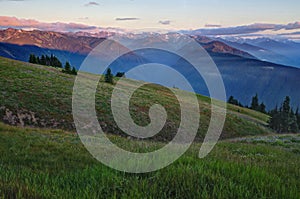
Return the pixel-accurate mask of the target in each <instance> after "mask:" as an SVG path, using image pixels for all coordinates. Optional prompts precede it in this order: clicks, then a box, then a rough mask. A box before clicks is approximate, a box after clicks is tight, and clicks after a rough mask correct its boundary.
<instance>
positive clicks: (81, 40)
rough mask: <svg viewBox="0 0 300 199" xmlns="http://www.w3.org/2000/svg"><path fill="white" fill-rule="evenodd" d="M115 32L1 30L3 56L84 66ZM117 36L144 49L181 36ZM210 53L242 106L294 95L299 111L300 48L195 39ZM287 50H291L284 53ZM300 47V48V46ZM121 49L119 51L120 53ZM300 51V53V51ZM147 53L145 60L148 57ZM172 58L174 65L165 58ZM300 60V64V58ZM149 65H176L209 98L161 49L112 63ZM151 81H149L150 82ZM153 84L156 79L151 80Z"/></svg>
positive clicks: (116, 68) (190, 74) (200, 82)
mask: <svg viewBox="0 0 300 199" xmlns="http://www.w3.org/2000/svg"><path fill="white" fill-rule="evenodd" d="M113 34H115V33H108V32H106V33H99V34H95V33H93V34H89V33H86V32H85V33H84V34H83V33H82V32H78V33H59V32H51V31H39V30H34V31H25V30H17V29H12V28H9V29H6V30H0V56H3V57H7V58H12V59H16V60H21V61H28V58H29V55H30V54H31V53H33V54H35V55H39V56H40V55H43V54H48V55H50V54H54V55H55V56H57V57H58V58H59V59H60V60H61V61H63V62H65V61H70V62H71V65H73V66H76V67H77V68H79V67H80V65H81V63H82V62H83V60H84V59H85V58H86V56H87V55H88V54H89V52H91V50H92V49H94V48H95V47H96V46H97V45H99V44H100V43H101V42H103V41H104V40H105V39H106V37H107V36H108V35H113ZM147 34H156V36H157V37H155V38H158V39H157V40H156V41H151V40H148V39H147V36H149V35H147ZM117 36H118V37H126V38H127V39H132V40H139V41H140V42H141V46H143V43H145V44H146V43H149V42H162V43H163V42H168V40H170V39H178V38H174V37H175V36H176V34H171V33H170V34H158V33H144V34H130V33H128V34H120V35H117ZM192 37H193V38H194V39H195V40H196V41H197V42H198V43H199V44H200V45H202V47H203V48H204V49H205V50H206V51H207V52H208V53H209V55H210V56H211V57H212V59H213V60H214V62H215V63H216V65H217V67H218V69H219V71H220V73H221V75H222V78H223V80H224V84H225V88H226V92H227V95H228V96H230V95H233V96H234V97H235V98H237V99H239V100H240V101H241V102H242V103H243V104H245V105H248V104H249V103H250V101H251V97H252V96H253V95H255V94H256V93H257V94H258V95H259V97H260V99H261V100H262V101H264V103H265V104H266V105H267V108H269V109H270V108H273V107H274V106H276V105H279V103H281V101H282V100H283V98H284V97H285V96H287V95H289V96H291V98H292V104H293V106H294V107H296V106H299V105H300V92H299V88H298V86H299V85H300V69H297V68H295V67H290V66H300V64H299V65H298V62H297V60H298V59H299V58H298V57H299V56H298V54H297V52H296V50H295V49H298V47H299V46H300V44H298V43H295V42H285V43H284V42H278V41H274V40H270V39H269V40H267V39H266V38H264V39H260V40H259V39H257V40H243V41H233V40H231V39H221V38H208V37H206V36H192ZM285 49H286V50H285ZM299 49H300V48H299ZM116 50H117V49H116ZM298 52H300V51H298ZM145 55H146V57H145ZM166 57H168V58H169V59H173V60H175V61H173V62H172V63H170V62H169V61H168V60H165V58H166ZM298 61H300V60H298ZM146 62H156V63H165V64H169V65H170V64H171V65H172V67H174V68H175V69H177V70H179V71H181V72H183V73H185V75H186V76H187V77H188V79H189V80H190V81H191V84H192V85H193V86H194V87H195V88H196V89H195V90H196V92H198V93H201V94H204V95H209V93H208V91H207V88H206V86H205V83H204V81H203V80H202V79H201V77H200V78H199V77H198V76H195V75H194V74H193V72H192V71H193V70H190V68H189V67H190V66H189V65H188V64H187V63H185V62H183V61H182V60H180V59H178V58H175V57H172V55H170V54H168V53H162V52H158V51H153V50H152V51H149V50H148V51H143V52H137V53H135V54H132V55H127V57H123V58H120V60H119V61H118V62H115V63H113V64H112V66H111V68H112V70H113V72H114V73H116V72H118V71H123V72H126V71H127V70H129V69H131V67H133V66H135V65H139V64H143V63H146ZM145 80H147V79H145ZM149 81H151V80H150V79H149Z"/></svg>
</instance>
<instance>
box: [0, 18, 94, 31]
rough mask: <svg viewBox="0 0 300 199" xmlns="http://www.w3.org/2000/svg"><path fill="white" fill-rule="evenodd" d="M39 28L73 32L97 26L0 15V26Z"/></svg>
mask: <svg viewBox="0 0 300 199" xmlns="http://www.w3.org/2000/svg"><path fill="white" fill-rule="evenodd" d="M8 27H12V28H21V29H39V30H47V31H62V32H74V31H81V30H93V29H95V28H97V27H95V26H88V25H84V24H77V23H60V22H56V23H43V22H39V21H36V20H33V19H18V18H16V17H6V16H0V28H8Z"/></svg>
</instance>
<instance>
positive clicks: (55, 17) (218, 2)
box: [0, 0, 300, 30]
mask: <svg viewBox="0 0 300 199" xmlns="http://www.w3.org/2000/svg"><path fill="white" fill-rule="evenodd" d="M0 7H1V13H0V15H1V16H10V17H17V18H24V19H35V20H38V21H42V22H66V23H70V22H73V23H83V24H87V25H91V26H98V27H118V28H124V29H152V28H153V29H169V30H189V29H198V28H203V27H219V26H222V27H230V26H237V25H244V24H253V23H272V24H287V23H293V22H296V21H300V12H299V8H300V1H299V0H251V1H243V0H95V1H84V0H51V1H46V0H0Z"/></svg>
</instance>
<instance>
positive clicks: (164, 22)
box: [158, 20, 171, 25]
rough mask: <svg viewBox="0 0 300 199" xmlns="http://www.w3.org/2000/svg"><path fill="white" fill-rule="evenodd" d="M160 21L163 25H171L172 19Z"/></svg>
mask: <svg viewBox="0 0 300 199" xmlns="http://www.w3.org/2000/svg"><path fill="white" fill-rule="evenodd" d="M158 23H160V24H162V25H170V24H171V21H170V20H164V21H159V22H158Z"/></svg>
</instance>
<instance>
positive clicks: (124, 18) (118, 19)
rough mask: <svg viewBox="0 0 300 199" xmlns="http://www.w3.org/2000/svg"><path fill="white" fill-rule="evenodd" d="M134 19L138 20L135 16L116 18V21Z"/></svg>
mask: <svg viewBox="0 0 300 199" xmlns="http://www.w3.org/2000/svg"><path fill="white" fill-rule="evenodd" d="M136 20H140V18H136V17H123V18H116V21H136Z"/></svg>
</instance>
